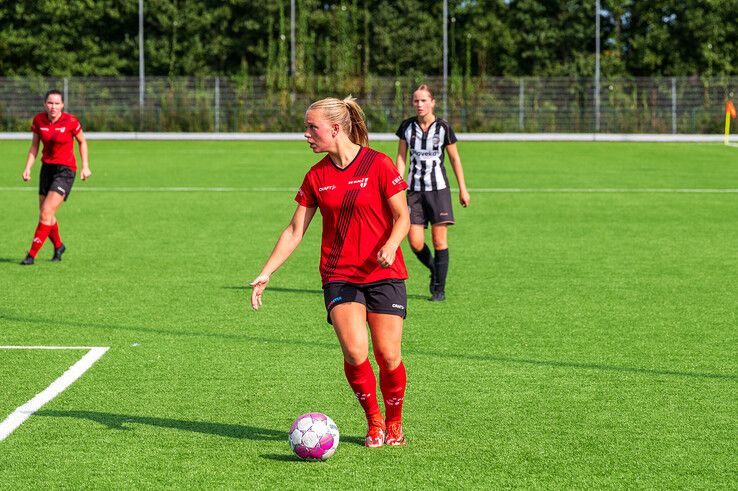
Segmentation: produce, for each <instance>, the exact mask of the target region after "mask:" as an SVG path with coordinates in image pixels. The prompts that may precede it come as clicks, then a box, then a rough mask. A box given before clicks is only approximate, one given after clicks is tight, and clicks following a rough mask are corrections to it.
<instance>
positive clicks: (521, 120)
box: [518, 78, 525, 131]
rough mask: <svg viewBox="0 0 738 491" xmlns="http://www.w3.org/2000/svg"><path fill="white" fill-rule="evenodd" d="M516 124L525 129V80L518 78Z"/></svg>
mask: <svg viewBox="0 0 738 491" xmlns="http://www.w3.org/2000/svg"><path fill="white" fill-rule="evenodd" d="M518 126H519V127H520V130H521V131H522V130H523V129H525V81H524V80H523V79H522V78H521V79H520V93H519V94H518Z"/></svg>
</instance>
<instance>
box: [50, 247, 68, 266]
mask: <svg viewBox="0 0 738 491" xmlns="http://www.w3.org/2000/svg"><path fill="white" fill-rule="evenodd" d="M66 250H67V247H66V246H65V245H64V244H62V245H61V246H59V248H58V249H57V248H56V247H55V248H54V257H52V258H51V262H52V263H58V262H59V261H61V259H62V258H61V257H62V254H64V251H66Z"/></svg>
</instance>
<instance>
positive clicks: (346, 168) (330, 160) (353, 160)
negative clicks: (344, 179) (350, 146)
mask: <svg viewBox="0 0 738 491" xmlns="http://www.w3.org/2000/svg"><path fill="white" fill-rule="evenodd" d="M362 150H364V147H363V146H362V145H359V151H358V152H356V155H354V158H353V159H351V162H349V163H348V165H347V166H346V167H344V168H343V169H342V168H340V167H338V166H337V165H336V163H335V162H334V161H333V159H332V158H331V156H330V155H326V157H328V161H329V162H330V163H331V165H332V166H333V167H335V168H336V170H339V171H341V172H343V171H345V170H348V168H349V167H351V166H352V165H353V164H354V162H356V159H357V158H359V155H361V151H362Z"/></svg>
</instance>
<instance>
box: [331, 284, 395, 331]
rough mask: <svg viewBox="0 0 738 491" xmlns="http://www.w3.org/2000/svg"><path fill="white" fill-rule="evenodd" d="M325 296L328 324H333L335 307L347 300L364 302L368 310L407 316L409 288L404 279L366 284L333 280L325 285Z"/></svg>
mask: <svg viewBox="0 0 738 491" xmlns="http://www.w3.org/2000/svg"><path fill="white" fill-rule="evenodd" d="M323 298H324V300H325V310H326V312H327V316H328V324H333V322H332V321H331V310H332V309H333V307H335V306H336V305H341V304H342V303H347V302H358V303H360V304H363V305H364V306H365V307H366V311H367V312H373V313H376V314H393V315H399V316H400V317H402V318H403V319H404V318H405V317H406V316H407V290H406V289H405V282H404V281H403V280H382V281H377V282H375V283H367V284H366V285H357V284H354V283H347V282H345V281H332V282H330V283H326V284H325V285H323Z"/></svg>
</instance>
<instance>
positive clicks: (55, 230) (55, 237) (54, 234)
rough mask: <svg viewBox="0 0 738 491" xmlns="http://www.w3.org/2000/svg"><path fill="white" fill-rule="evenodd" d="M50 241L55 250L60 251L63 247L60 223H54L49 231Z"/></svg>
mask: <svg viewBox="0 0 738 491" xmlns="http://www.w3.org/2000/svg"><path fill="white" fill-rule="evenodd" d="M49 239H51V242H52V243H53V244H54V249H58V248H60V247H61V246H62V241H61V237H60V236H59V222H54V225H52V226H51V229H50V230H49Z"/></svg>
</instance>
